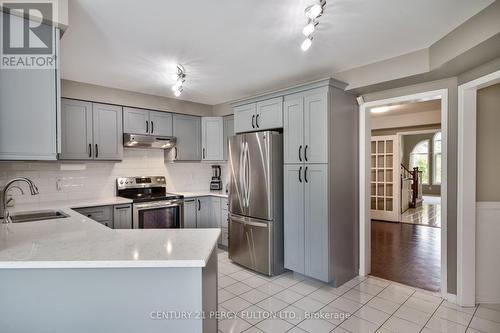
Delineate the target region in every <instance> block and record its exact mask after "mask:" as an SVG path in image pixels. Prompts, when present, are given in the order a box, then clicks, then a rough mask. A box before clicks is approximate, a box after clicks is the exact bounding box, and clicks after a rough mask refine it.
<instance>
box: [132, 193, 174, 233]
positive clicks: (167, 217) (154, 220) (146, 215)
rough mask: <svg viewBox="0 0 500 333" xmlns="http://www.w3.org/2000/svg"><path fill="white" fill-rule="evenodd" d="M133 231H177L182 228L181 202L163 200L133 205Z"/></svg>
mask: <svg viewBox="0 0 500 333" xmlns="http://www.w3.org/2000/svg"><path fill="white" fill-rule="evenodd" d="M133 207H134V208H133V217H132V219H133V220H132V222H133V227H134V229H179V228H183V227H184V217H183V216H184V204H183V201H182V200H164V201H152V202H145V203H137V204H134V205H133Z"/></svg>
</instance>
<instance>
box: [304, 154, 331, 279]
mask: <svg viewBox="0 0 500 333" xmlns="http://www.w3.org/2000/svg"><path fill="white" fill-rule="evenodd" d="M327 184H328V165H327V164H306V166H305V169H304V189H305V191H304V202H305V205H304V216H305V218H304V250H305V251H304V254H305V258H304V259H305V260H304V262H305V267H304V274H305V275H307V276H310V277H313V278H315V279H318V280H322V281H327V280H329V262H330V261H329V259H330V251H329V249H330V246H329V243H328V242H329V235H328V232H329V228H328V200H329V198H328V187H327Z"/></svg>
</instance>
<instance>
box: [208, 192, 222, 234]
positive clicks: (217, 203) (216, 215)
mask: <svg viewBox="0 0 500 333" xmlns="http://www.w3.org/2000/svg"><path fill="white" fill-rule="evenodd" d="M210 201H211V203H212V216H211V217H212V219H211V221H210V226H211V228H220V227H221V225H222V214H221V199H220V198H218V197H211V198H210ZM219 239H220V238H219Z"/></svg>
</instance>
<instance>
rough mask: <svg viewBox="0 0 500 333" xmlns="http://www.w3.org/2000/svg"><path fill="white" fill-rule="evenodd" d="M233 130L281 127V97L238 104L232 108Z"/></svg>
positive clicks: (238, 131)
mask: <svg viewBox="0 0 500 333" xmlns="http://www.w3.org/2000/svg"><path fill="white" fill-rule="evenodd" d="M233 112H234V132H235V133H243V132H252V131H263V130H269V129H278V128H282V127H283V97H282V96H280V97H275V98H271V99H268V100H263V101H259V102H256V103H249V104H245V105H239V106H236V107H234V108H233Z"/></svg>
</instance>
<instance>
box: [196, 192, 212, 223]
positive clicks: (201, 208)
mask: <svg viewBox="0 0 500 333" xmlns="http://www.w3.org/2000/svg"><path fill="white" fill-rule="evenodd" d="M196 204H197V207H196V226H197V227H198V228H212V224H213V222H212V220H213V215H214V213H213V206H212V198H211V197H199V198H196Z"/></svg>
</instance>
